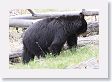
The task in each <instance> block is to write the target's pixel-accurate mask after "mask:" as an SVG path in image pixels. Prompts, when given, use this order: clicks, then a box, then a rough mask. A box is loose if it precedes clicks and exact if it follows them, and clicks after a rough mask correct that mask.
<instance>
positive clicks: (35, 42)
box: [22, 13, 87, 64]
mask: <svg viewBox="0 0 112 82" xmlns="http://www.w3.org/2000/svg"><path fill="white" fill-rule="evenodd" d="M86 30H87V22H86V20H85V19H84V14H82V13H80V14H79V15H67V16H66V15H63V16H59V17H51V18H45V19H43V20H40V21H38V22H36V23H34V24H33V25H31V26H30V27H29V28H28V29H27V30H26V32H25V34H24V37H23V54H22V61H23V63H24V64H25V63H28V62H29V61H30V60H33V59H34V57H35V56H37V57H38V58H40V56H41V57H45V54H46V53H47V52H51V53H52V54H54V55H56V54H59V53H60V51H61V49H62V47H63V45H64V44H65V42H67V44H68V46H69V47H70V48H71V47H72V46H77V36H78V35H79V34H81V33H84V32H86Z"/></svg>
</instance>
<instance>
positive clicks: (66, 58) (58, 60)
mask: <svg viewBox="0 0 112 82" xmlns="http://www.w3.org/2000/svg"><path fill="white" fill-rule="evenodd" d="M98 51H99V49H98V47H96V46H95V45H87V46H84V47H80V48H78V49H77V50H75V49H74V48H72V49H68V50H63V51H62V52H61V53H60V55H59V56H57V57H54V56H52V54H48V55H47V56H46V58H43V59H40V60H38V59H35V60H34V61H31V62H30V63H29V64H27V65H23V64H22V63H18V64H14V65H11V64H10V65H9V68H10V69H39V68H45V69H46V68H50V69H64V68H66V67H68V66H72V65H76V64H79V63H80V62H82V61H85V60H88V59H90V58H92V57H96V56H97V55H98Z"/></svg>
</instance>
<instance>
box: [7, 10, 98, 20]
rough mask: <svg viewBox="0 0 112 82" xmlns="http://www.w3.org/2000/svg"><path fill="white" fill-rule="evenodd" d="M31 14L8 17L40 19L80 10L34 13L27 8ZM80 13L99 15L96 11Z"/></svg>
mask: <svg viewBox="0 0 112 82" xmlns="http://www.w3.org/2000/svg"><path fill="white" fill-rule="evenodd" d="M29 11H30V13H31V14H27V15H26V14H25V15H17V16H10V17H9V19H27V20H35V19H42V18H47V17H59V16H62V15H79V13H80V12H81V11H67V12H47V13H37V14H35V13H34V12H33V11H32V10H29ZM82 13H83V14H84V15H85V16H94V15H99V12H98V11H86V10H82Z"/></svg>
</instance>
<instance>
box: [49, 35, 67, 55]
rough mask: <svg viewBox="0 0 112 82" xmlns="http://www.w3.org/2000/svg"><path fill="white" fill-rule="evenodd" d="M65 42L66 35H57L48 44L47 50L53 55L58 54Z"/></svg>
mask: <svg viewBox="0 0 112 82" xmlns="http://www.w3.org/2000/svg"><path fill="white" fill-rule="evenodd" d="M65 42H66V36H61V34H59V35H57V36H56V37H55V39H54V40H53V42H52V44H51V45H50V47H49V51H50V52H51V53H52V54H54V55H56V54H60V51H61V49H62V47H63V45H64V43H65Z"/></svg>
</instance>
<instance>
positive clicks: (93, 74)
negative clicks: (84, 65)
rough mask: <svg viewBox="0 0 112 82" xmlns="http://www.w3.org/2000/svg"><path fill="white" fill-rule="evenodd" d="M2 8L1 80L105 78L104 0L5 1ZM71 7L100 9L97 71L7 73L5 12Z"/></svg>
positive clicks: (106, 17)
mask: <svg viewBox="0 0 112 82" xmlns="http://www.w3.org/2000/svg"><path fill="white" fill-rule="evenodd" d="M5 2H7V3H5ZM4 3H5V5H4ZM100 3H101V4H100ZM1 7H2V8H3V9H2V8H1V10H3V12H2V13H1V19H0V20H1V21H2V24H1V26H0V27H2V28H1V29H2V30H1V31H0V33H1V34H0V37H2V38H3V39H2V40H1V46H0V48H1V49H0V50H1V57H0V58H1V59H0V65H1V70H0V76H1V77H2V78H108V3H107V1H106V0H77V1H76V0H22V1H21V0H8V1H7V0H6V1H5V0H4V2H3V5H2V3H1ZM70 7H71V8H73V7H74V8H76V9H87V10H88V9H89V10H90V9H99V27H100V28H99V34H100V35H99V69H9V55H8V54H9V53H8V52H9V51H8V50H9V31H8V30H9V20H8V18H9V16H8V14H9V11H8V10H9V9H28V8H35V9H36V8H70ZM3 27H4V28H3Z"/></svg>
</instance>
